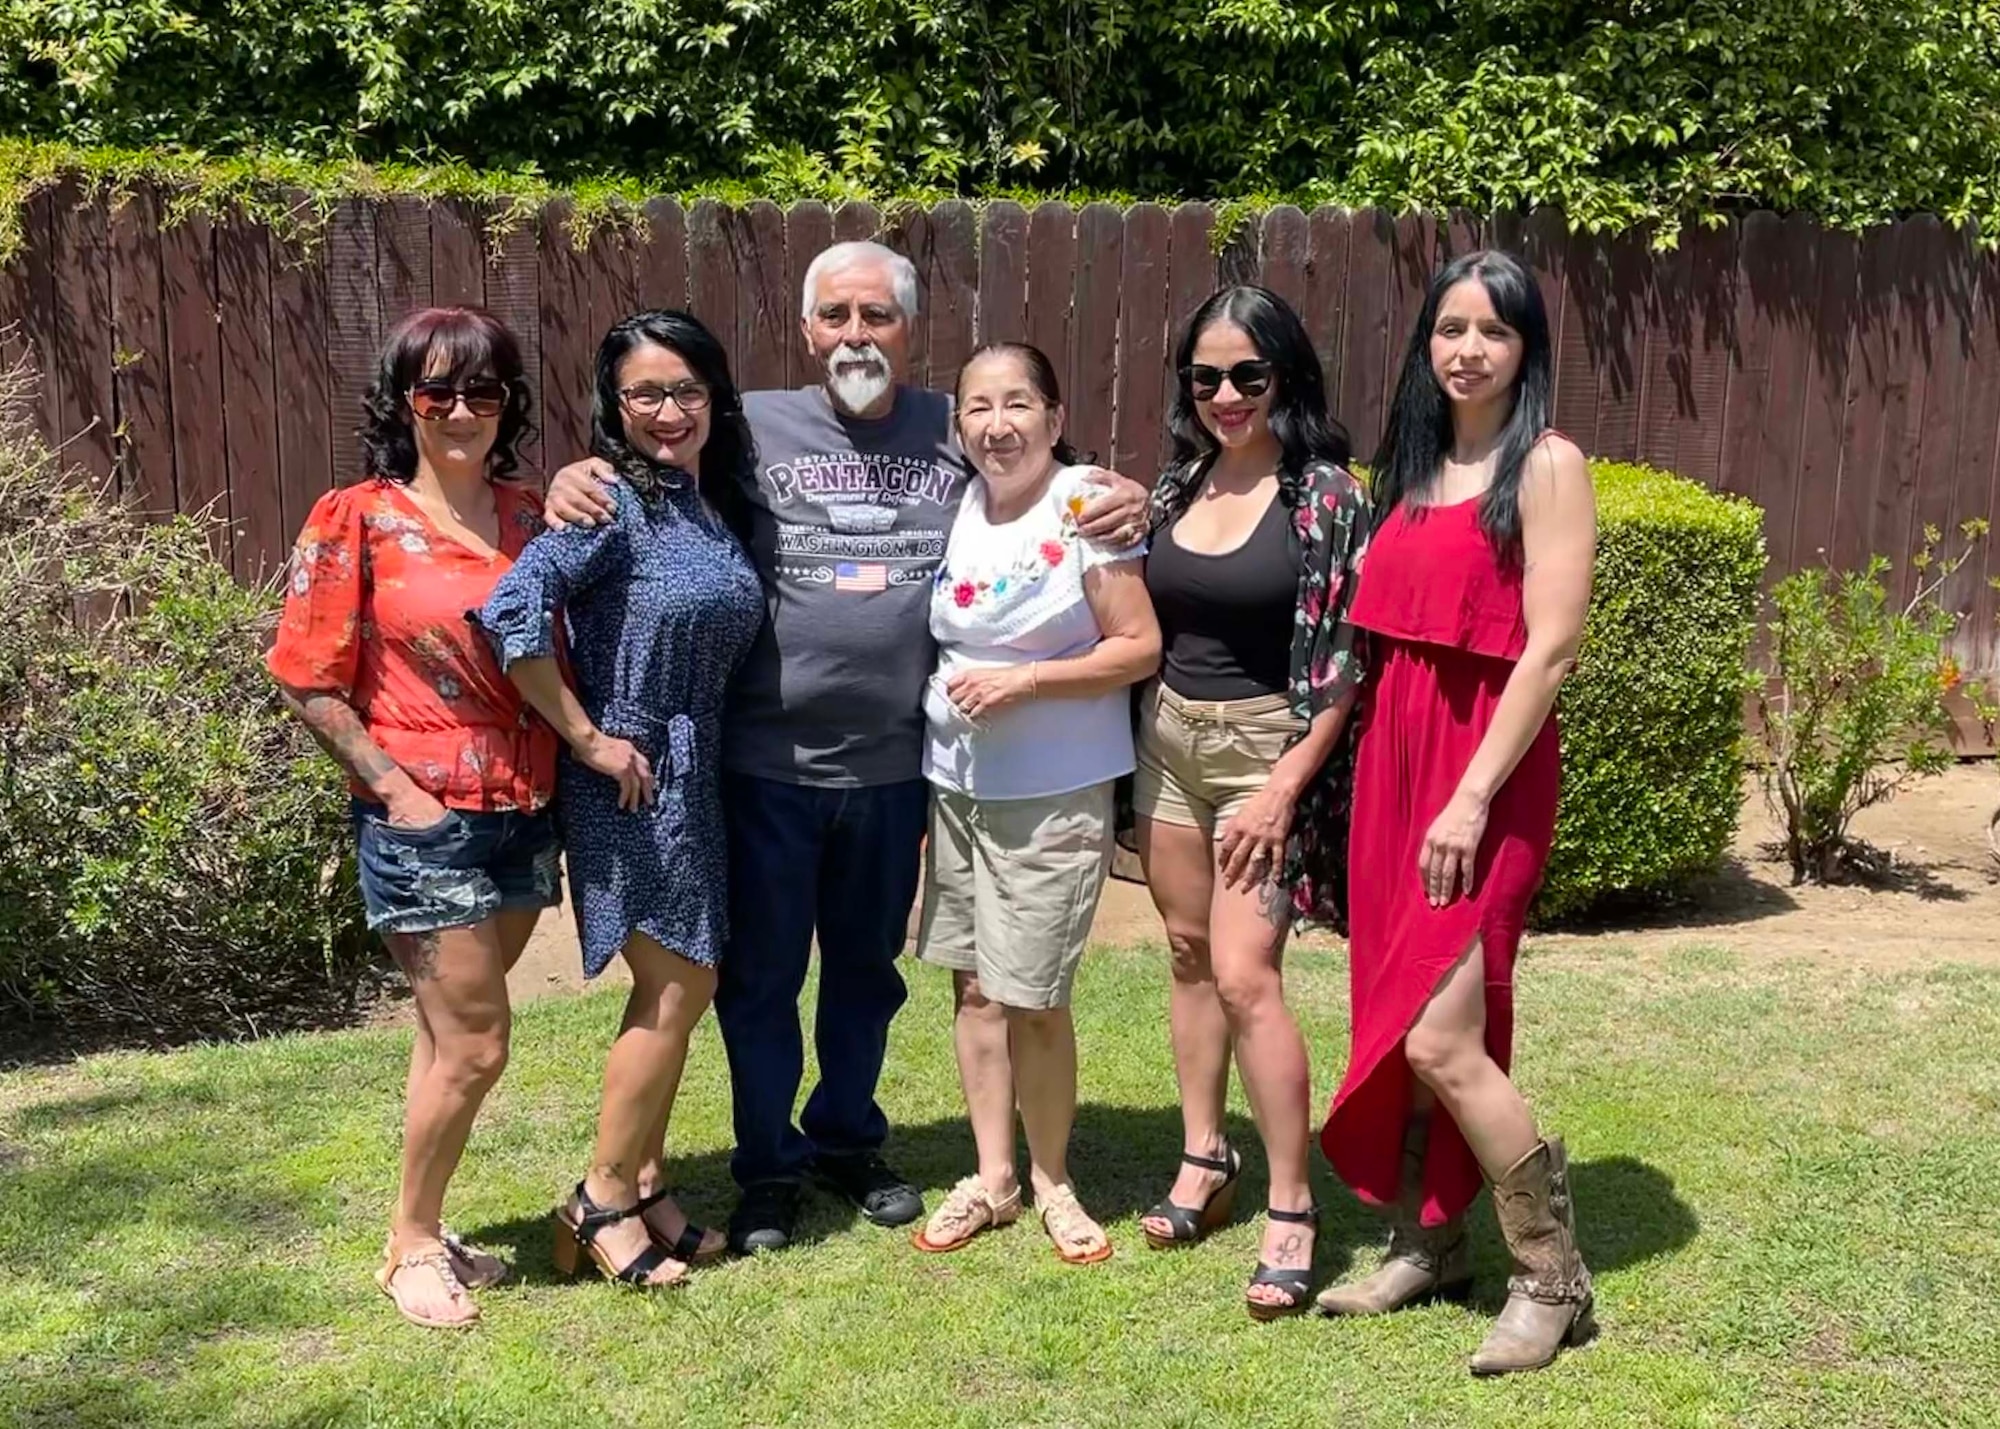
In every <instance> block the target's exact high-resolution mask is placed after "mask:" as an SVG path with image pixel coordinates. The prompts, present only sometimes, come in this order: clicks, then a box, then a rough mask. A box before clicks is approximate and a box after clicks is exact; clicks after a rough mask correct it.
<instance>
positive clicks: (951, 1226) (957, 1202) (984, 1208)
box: [910, 1176, 1021, 1255]
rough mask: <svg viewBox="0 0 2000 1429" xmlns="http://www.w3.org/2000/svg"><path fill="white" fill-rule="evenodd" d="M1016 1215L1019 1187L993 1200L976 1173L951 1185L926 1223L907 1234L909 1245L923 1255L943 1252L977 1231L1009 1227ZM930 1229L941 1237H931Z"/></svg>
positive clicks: (1018, 1214) (958, 1246)
mask: <svg viewBox="0 0 2000 1429" xmlns="http://www.w3.org/2000/svg"><path fill="white" fill-rule="evenodd" d="M1020 1217H1021V1188H1020V1187H1019V1186H1016V1187H1015V1188H1014V1189H1013V1190H1012V1191H1010V1192H1008V1194H1007V1195H1006V1196H1005V1197H1004V1198H1002V1199H1001V1200H998V1201H996V1200H994V1199H993V1193H992V1192H990V1191H988V1190H987V1189H986V1183H985V1182H983V1181H981V1180H980V1179H979V1178H978V1177H977V1176H967V1177H966V1178H965V1179H964V1180H963V1181H960V1182H959V1183H958V1184H957V1185H956V1186H953V1187H952V1188H951V1194H950V1195H948V1196H946V1197H945V1198H944V1204H943V1205H941V1206H939V1207H938V1208H937V1210H936V1212H935V1213H934V1214H933V1215H932V1216H931V1218H930V1222H929V1223H928V1224H927V1225H925V1226H924V1227H923V1228H922V1229H920V1230H916V1231H912V1232H911V1233H910V1244H911V1245H913V1246H915V1247H916V1248H917V1249H918V1250H921V1251H924V1252H925V1253H927V1254H930V1255H943V1254H944V1253H945V1252H947V1251H953V1250H958V1249H961V1248H962V1247H964V1246H967V1245H970V1244H971V1243H972V1240H973V1238H974V1237H975V1236H977V1235H978V1234H979V1233H980V1232H981V1231H987V1230H995V1229H998V1228H999V1227H1001V1226H1011V1225H1012V1224H1014V1222H1015V1221H1017V1220H1019V1219H1020ZM933 1231H938V1232H941V1238H938V1239H933V1237H932V1234H931V1233H932V1232H933Z"/></svg>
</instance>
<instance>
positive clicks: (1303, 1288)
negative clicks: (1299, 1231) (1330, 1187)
mask: <svg viewBox="0 0 2000 1429" xmlns="http://www.w3.org/2000/svg"><path fill="white" fill-rule="evenodd" d="M1264 1214H1265V1215H1266V1216H1268V1217H1270V1218H1271V1219H1272V1220H1274V1221H1279V1222H1282V1223H1284V1224H1286V1225H1298V1226H1311V1227H1312V1228H1313V1231H1314V1236H1313V1241H1314V1244H1313V1249H1314V1250H1315V1251H1317V1250H1318V1249H1319V1244H1318V1240H1319V1236H1318V1231H1319V1207H1318V1206H1313V1207H1311V1208H1310V1209H1307V1210H1303V1211H1279V1210H1266V1211H1265V1212H1264ZM1312 1278H1313V1273H1312V1263H1311V1262H1310V1261H1308V1262H1307V1263H1306V1264H1304V1265H1302V1266H1300V1267H1298V1268H1297V1269H1295V1270H1281V1269H1279V1268H1278V1267H1277V1266H1274V1265H1266V1264H1265V1263H1264V1262H1263V1261H1261V1260H1260V1261H1258V1262H1257V1268H1256V1270H1254V1271H1252V1272H1251V1275H1250V1284H1252V1285H1270V1286H1274V1287H1276V1288H1277V1289H1279V1290H1282V1291H1284V1292H1285V1296H1286V1298H1285V1300H1284V1301H1283V1302H1267V1301H1262V1300H1252V1299H1250V1298H1249V1297H1248V1296H1247V1295H1246V1296H1245V1297H1244V1299H1243V1308H1244V1309H1246V1310H1248V1311H1249V1312H1250V1318H1251V1319H1253V1320H1282V1319H1284V1318H1285V1316H1287V1315H1297V1314H1299V1313H1300V1312H1302V1311H1305V1310H1310V1309H1311V1308H1312Z"/></svg>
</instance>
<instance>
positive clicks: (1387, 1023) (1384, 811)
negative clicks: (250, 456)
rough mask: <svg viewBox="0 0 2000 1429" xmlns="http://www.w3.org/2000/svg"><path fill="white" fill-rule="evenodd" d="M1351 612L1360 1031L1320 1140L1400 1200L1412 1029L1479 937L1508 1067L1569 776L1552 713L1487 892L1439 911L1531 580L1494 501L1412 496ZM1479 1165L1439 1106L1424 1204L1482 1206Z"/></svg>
mask: <svg viewBox="0 0 2000 1429" xmlns="http://www.w3.org/2000/svg"><path fill="white" fill-rule="evenodd" d="M1349 619H1350V620H1351V621H1352V622H1353V623H1354V624H1355V625H1356V626H1359V627H1361V628H1362V629H1365V630H1368V631H1371V632H1373V634H1372V637H1371V640H1370V645H1371V658H1370V665H1371V667H1372V668H1371V672H1370V676H1369V683H1368V686H1367V689H1366V691H1365V692H1364V694H1363V697H1362V725H1361V735H1360V747H1359V749H1358V751H1357V753H1356V757H1355V771H1354V825H1353V836H1352V837H1353V842H1352V847H1351V849H1350V852H1349V856H1348V864H1347V869H1348V873H1347V880H1348V908H1349V918H1350V932H1349V943H1348V949H1349V951H1348V956H1349V960H1350V964H1351V980H1352V984H1353V986H1352V1015H1353V1020H1354V1037H1353V1044H1352V1049H1351V1051H1350V1053H1349V1060H1348V1065H1347V1076H1346V1079H1345V1080H1344V1081H1343V1082H1342V1083H1341V1087H1340V1090H1339V1091H1338V1092H1337V1093H1335V1094H1334V1098H1333V1105H1332V1106H1331V1107H1330V1108H1329V1109H1328V1111H1327V1116H1326V1124H1325V1126H1324V1127H1322V1128H1321V1130H1320V1147H1321V1149H1323V1150H1324V1151H1325V1152H1326V1157H1327V1160H1329V1161H1330V1162H1332V1163H1333V1167H1334V1169H1335V1170H1336V1171H1338V1172H1339V1173H1340V1175H1341V1177H1342V1179H1344V1180H1345V1181H1346V1182H1347V1183H1348V1185H1350V1186H1352V1187H1353V1188H1354V1190H1355V1193H1356V1194H1357V1195H1359V1196H1360V1197H1361V1199H1362V1200H1364V1201H1368V1202H1371V1203H1374V1204H1377V1205H1386V1204H1391V1203H1393V1202H1394V1201H1395V1200H1396V1198H1397V1195H1398V1193H1399V1190H1400V1182H1401V1179H1402V1167H1401V1158H1402V1141H1403V1123H1404V1121H1405V1120H1406V1118H1407V1117H1408V1114H1409V1109H1410V1096H1411V1092H1412V1090H1413V1081H1412V1077H1411V1073H1410V1067H1409V1063H1408V1062H1406V1061H1405V1060H1404V1058H1403V1035H1404V1034H1405V1033H1406V1032H1407V1031H1409V1028H1410V1024H1411V1023H1412V1022H1414V1021H1415V1020H1416V1017H1417V1014H1418V1013H1420V1012H1421V1011H1422V1010H1423V1007H1424V1004H1425V1003H1426V1002H1427V1001H1429V999H1430V996H1431V993H1432V992H1433V991H1435V990H1436V988H1437V985H1438V984H1439V982H1441V981H1442V980H1443V978H1444V975H1445V974H1446V973H1447V972H1449V971H1450V970H1451V968H1452V966H1453V965H1454V964H1455V963H1457V961H1458V960H1459V958H1460V957H1461V956H1462V955H1463V954H1464V953H1465V951H1466V949H1467V948H1468V947H1470V946H1471V945H1472V942H1473V940H1474V939H1475V938H1476V939H1478V940H1479V942H1480V946H1481V948H1482V949H1483V952H1484V960H1485V976H1486V1048H1487V1051H1488V1052H1489V1053H1490V1054H1491V1055H1492V1057H1493V1059H1494V1061H1496V1062H1498V1063H1499V1064H1500V1066H1501V1067H1502V1068H1505V1067H1507V1066H1508V1064H1509V1062H1510V1060H1511V1057H1512V1052H1513V1040H1514V953H1515V950H1516V948H1517V947H1518V946H1519V944H1520V940H1521V928H1522V925H1523V923H1524V922H1525V921H1526V918H1527V912H1528V903H1529V900H1530V899H1532V898H1533V897H1534V895H1535V890H1536V889H1537V888H1538V887H1539V886H1540V884H1541V880H1542V870H1543V868H1544V867H1545V866H1546V865H1547V863H1548V858H1549V846H1550V844H1551V843H1552V842H1553V841H1554V838H1555V827H1556V794H1557V789H1558V785H1559V783H1560V769H1559V759H1558V753H1557V748H1556V721H1555V716H1554V715H1553V714H1551V715H1550V716H1549V719H1548V721H1547V723H1546V724H1544V725H1543V727H1542V730H1541V732H1540V733H1539V734H1538V735H1537V736H1536V738H1535V741H1534V743H1533V744H1532V745H1530V746H1529V748H1528V752H1527V754H1526V755H1525V756H1523V757H1522V759H1521V762H1520V764H1519V765H1518V766H1517V767H1516V768H1515V770H1514V772H1513V774H1512V775H1511V776H1510V777H1509V778H1508V780H1507V782H1506V783H1505V784H1503V785H1502V786H1501V787H1500V790H1499V792H1498V793H1497V794H1496V795H1495V796H1494V799H1493V804H1492V808H1491V810H1490V812H1489V814H1488V818H1487V824H1486V835H1485V838H1484V839H1483V841H1482V842H1481V844H1480V847H1479V853H1478V856H1477V858H1476V859H1475V861H1474V865H1473V891H1472V896H1471V897H1469V898H1468V897H1466V896H1465V895H1464V894H1462V893H1461V894H1460V895H1459V897H1458V898H1457V899H1456V900H1455V901H1453V902H1452V903H1450V904H1449V905H1447V906H1446V907H1443V908H1432V907H1431V906H1430V904H1429V902H1427V901H1426V899H1425V897H1424V887H1423V878H1422V875H1421V874H1420V873H1419V871H1418V868H1417V854H1418V851H1419V850H1420V849H1421V848H1422V847H1423V841H1424V834H1425V832H1426V831H1427V830H1428V829H1429V828H1430V825H1431V822H1432V820H1434V819H1435V818H1437V816H1438V815H1439V814H1440V813H1441V812H1443V810H1444V806H1445V805H1446V803H1448V802H1449V801H1450V799H1451V796H1452V794H1453V793H1454V792H1455V791H1456V790H1457V788H1458V781H1459V780H1460V779H1461V778H1462V777H1463V776H1464V774H1465V770H1466V767H1467V766H1468V765H1469V764H1470V763H1471V762H1472V756H1473V752H1474V751H1475V750H1477V749H1478V747H1479V741H1480V740H1481V739H1482V738H1483V737H1484V736H1485V734H1486V730H1487V726H1488V725H1489V724H1490V723H1491V722H1492V719H1493V710H1494V707H1495V706H1496V705H1497V704H1498V703H1499V702H1500V691H1501V689H1502V688H1503V687H1504V686H1505V685H1506V683H1507V677H1508V675H1509V674H1510V673H1511V672H1512V671H1513V668H1514V662H1515V661H1516V660H1518V659H1519V658H1520V655H1521V651H1522V649H1523V648H1524V647H1525V645H1526V643H1527V627H1526V624H1525V622H1524V621H1523V618H1522V611H1521V576H1520V573H1519V571H1518V570H1515V571H1509V570H1507V569H1506V568H1504V567H1503V566H1502V565H1501V563H1500V560H1499V558H1498V556H1497V555H1496V554H1495V553H1494V550H1493V547H1492V545H1491V543H1490V542H1488V541H1487V539H1486V535H1485V533H1484V532H1483V531H1481V530H1480V527H1479V501H1478V499H1476V498H1475V499H1474V500H1471V501H1466V502H1460V503H1457V504H1455V505H1451V506H1432V507H1426V508H1420V509H1418V510H1416V511H1412V510H1411V509H1410V507H1409V506H1408V505H1407V504H1404V505H1402V506H1399V507H1398V508H1397V509H1396V510H1395V511H1394V512H1392V513H1391V514H1390V516H1389V518H1388V519H1387V520H1386V521H1385V522H1384V523H1383V524H1382V528H1381V529H1380V530H1379V531H1378V532H1377V533H1376V534H1375V537H1374V539H1373V541H1372V542H1371V543H1370V544H1369V548H1368V555H1367V559H1366V562H1365V564H1364V565H1363V568H1362V573H1361V583H1360V588H1359V589H1358V591H1357V592H1356V594H1355V598H1354V607H1353V610H1352V612H1351V613H1350V615H1349ZM1480 1181H1481V1176H1480V1170H1479V1163H1478V1161H1477V1160H1475V1159H1474V1157H1473V1155H1472V1150H1471V1148H1470V1147H1468V1146H1467V1145H1466V1143H1465V1138H1464V1136H1463V1135H1461V1134H1460V1132H1459V1129H1458V1127H1457V1125H1456V1124H1455V1123H1454V1122H1453V1121H1452V1120H1451V1118H1450V1116H1449V1115H1448V1114H1446V1112H1445V1110H1444V1108H1443V1107H1442V1106H1439V1107H1438V1109H1437V1111H1436V1112H1435V1113H1434V1115H1433V1118H1432V1122H1431V1137H1430V1150H1429V1153H1428V1159H1427V1161H1426V1162H1425V1166H1424V1176H1423V1193H1424V1194H1423V1208H1422V1218H1423V1223H1424V1224H1425V1225H1438V1224H1440V1223H1442V1222H1443V1221H1445V1220H1448V1219H1449V1218H1451V1217H1452V1216H1455V1215H1457V1214H1458V1213H1459V1212H1461V1211H1463V1210H1464V1209H1465V1208H1466V1207H1467V1206H1469V1205H1470V1204H1471V1203H1472V1199H1473V1197H1474V1196H1476V1195H1478V1193H1479V1187H1480Z"/></svg>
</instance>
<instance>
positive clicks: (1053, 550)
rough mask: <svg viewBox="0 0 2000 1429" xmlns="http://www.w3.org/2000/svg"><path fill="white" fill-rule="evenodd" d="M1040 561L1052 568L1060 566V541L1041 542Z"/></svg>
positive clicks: (1061, 548)
mask: <svg viewBox="0 0 2000 1429" xmlns="http://www.w3.org/2000/svg"><path fill="white" fill-rule="evenodd" d="M1042 559H1043V560H1045V561H1047V562H1048V563H1049V564H1050V565H1052V566H1059V565H1061V564H1062V563H1063V543H1062V542H1060V541H1044V542H1042Z"/></svg>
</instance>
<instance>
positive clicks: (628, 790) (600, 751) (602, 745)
mask: <svg viewBox="0 0 2000 1429" xmlns="http://www.w3.org/2000/svg"><path fill="white" fill-rule="evenodd" d="M576 757H577V758H578V759H579V760H581V761H582V762H583V764H584V766H585V767H586V768H590V769H595V770H596V771H597V772H598V773H599V774H603V775H606V776H608V777H609V778H612V779H616V780H617V781H618V807H619V808H621V809H624V810H625V811H627V812H628V813H634V814H636V813H638V812H639V811H640V810H641V809H644V808H648V807H650V806H651V804H652V802H653V792H654V790H653V765H652V762H651V761H650V760H648V759H647V758H646V756H645V755H643V754H641V753H640V752H639V748H638V746H637V745H635V744H633V743H632V741H631V740H629V739H619V738H616V737H615V736H613V735H609V734H606V733H604V732H603V731H602V730H593V731H592V732H591V735H590V737H589V738H587V739H586V740H584V742H583V743H582V745H580V746H579V747H578V748H577V751H576Z"/></svg>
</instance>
